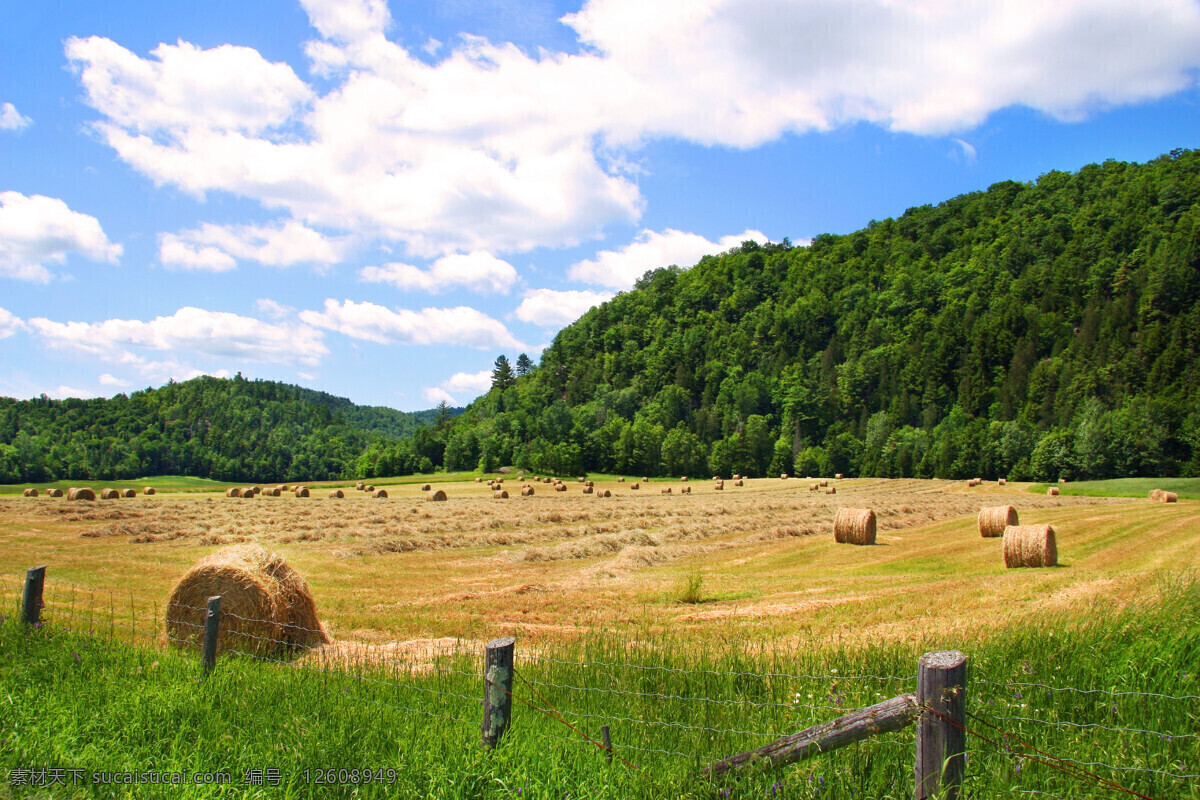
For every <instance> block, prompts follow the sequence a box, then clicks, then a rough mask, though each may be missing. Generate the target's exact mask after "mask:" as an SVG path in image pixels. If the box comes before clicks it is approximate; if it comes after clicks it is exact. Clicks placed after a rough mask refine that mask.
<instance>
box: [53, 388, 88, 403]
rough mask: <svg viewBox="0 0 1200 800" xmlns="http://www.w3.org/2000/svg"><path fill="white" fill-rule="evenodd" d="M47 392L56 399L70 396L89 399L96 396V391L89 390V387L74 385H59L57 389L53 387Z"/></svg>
mask: <svg viewBox="0 0 1200 800" xmlns="http://www.w3.org/2000/svg"><path fill="white" fill-rule="evenodd" d="M46 394H47V395H48V396H50V397H52V398H54V399H55V400H65V399H67V398H68V397H75V398H78V399H80V400H89V399H91V398H93V397H95V396H96V393H95V392H89V391H88V390H87V389H76V388H74V387H73V386H59V387H58V388H57V389H51V390H50V391H49V392H47V393H46Z"/></svg>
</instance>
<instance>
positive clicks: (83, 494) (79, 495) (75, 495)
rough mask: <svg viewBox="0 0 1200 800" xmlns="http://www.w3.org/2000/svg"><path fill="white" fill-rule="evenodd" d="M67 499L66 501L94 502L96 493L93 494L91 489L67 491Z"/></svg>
mask: <svg viewBox="0 0 1200 800" xmlns="http://www.w3.org/2000/svg"><path fill="white" fill-rule="evenodd" d="M67 499H68V500H95V499H96V493H95V492H93V491H92V490H91V489H87V488H80V489H74V488H72V489H67Z"/></svg>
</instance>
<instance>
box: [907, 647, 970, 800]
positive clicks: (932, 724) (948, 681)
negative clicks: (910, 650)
mask: <svg viewBox="0 0 1200 800" xmlns="http://www.w3.org/2000/svg"><path fill="white" fill-rule="evenodd" d="M917 704H918V705H919V706H920V707H921V717H920V719H918V720H917V763H916V766H915V768H914V770H913V777H914V778H915V779H916V781H915V782H916V787H915V789H914V793H913V797H914V798H915V800H926V799H927V798H938V799H939V800H957V798H958V790H959V787H960V786H962V782H963V773H964V766H965V758H964V753H965V751H966V740H967V734H966V731H965V730H964V729H963V728H964V726H965V725H966V713H967V657H966V656H965V655H963V654H962V653H961V652H959V651H958V650H941V651H938V652H934V653H926V654H925V655H923V656H921V660H920V661H919V662H918V664H917Z"/></svg>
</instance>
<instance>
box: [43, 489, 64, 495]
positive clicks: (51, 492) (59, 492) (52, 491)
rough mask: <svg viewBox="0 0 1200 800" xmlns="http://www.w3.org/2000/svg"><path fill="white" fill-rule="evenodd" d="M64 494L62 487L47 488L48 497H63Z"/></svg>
mask: <svg viewBox="0 0 1200 800" xmlns="http://www.w3.org/2000/svg"><path fill="white" fill-rule="evenodd" d="M62 496H63V490H62V489H47V490H46V497H62Z"/></svg>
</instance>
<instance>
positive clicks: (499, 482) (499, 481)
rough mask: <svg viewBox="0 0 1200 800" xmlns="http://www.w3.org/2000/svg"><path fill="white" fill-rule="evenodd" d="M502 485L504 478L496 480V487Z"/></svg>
mask: <svg viewBox="0 0 1200 800" xmlns="http://www.w3.org/2000/svg"><path fill="white" fill-rule="evenodd" d="M502 483H504V478H496V485H497V486H499V485H500V484H502Z"/></svg>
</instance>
